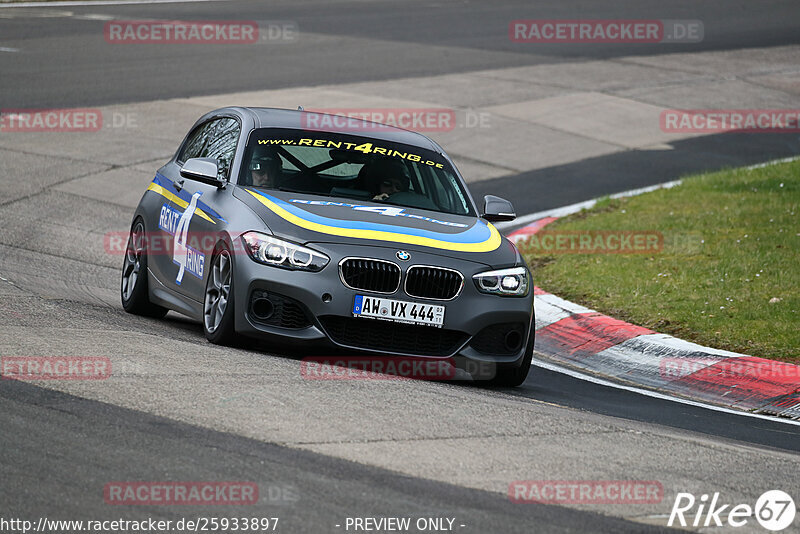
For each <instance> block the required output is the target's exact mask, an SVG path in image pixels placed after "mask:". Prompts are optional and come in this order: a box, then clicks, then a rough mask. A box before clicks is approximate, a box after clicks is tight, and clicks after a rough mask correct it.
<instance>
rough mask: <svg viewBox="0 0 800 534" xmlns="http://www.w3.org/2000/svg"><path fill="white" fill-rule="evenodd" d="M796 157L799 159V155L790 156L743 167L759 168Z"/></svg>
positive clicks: (748, 168)
mask: <svg viewBox="0 0 800 534" xmlns="http://www.w3.org/2000/svg"><path fill="white" fill-rule="evenodd" d="M798 159H800V156H791V157H788V158H783V159H774V160H772V161H767V162H765V163H757V164H755V165H750V166H749V167H745V169H747V170H753V169H761V168H764V167H769V166H770V165H777V164H778V163H789V162H790V161H795V160H798Z"/></svg>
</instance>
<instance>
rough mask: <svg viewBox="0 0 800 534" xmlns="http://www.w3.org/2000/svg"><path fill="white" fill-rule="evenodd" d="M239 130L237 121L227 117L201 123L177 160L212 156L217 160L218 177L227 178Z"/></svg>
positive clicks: (183, 160) (182, 160)
mask: <svg viewBox="0 0 800 534" xmlns="http://www.w3.org/2000/svg"><path fill="white" fill-rule="evenodd" d="M239 132H240V127H239V122H238V121H236V119H231V118H228V117H225V118H221V119H214V120H210V121H208V122H206V123H205V124H201V125H200V126H198V127H197V129H195V131H194V132H192V133H191V135H190V136H189V139H188V140H187V141H186V145H185V146H184V147H183V150H182V151H181V153H180V156H178V160H179V161H181V162H186V160H187V159H191V158H214V159H216V160H218V161H219V176H220V178H223V179H225V180H228V179H229V178H230V169H231V164H232V163H233V156H234V154H236V142H237V141H238V140H239Z"/></svg>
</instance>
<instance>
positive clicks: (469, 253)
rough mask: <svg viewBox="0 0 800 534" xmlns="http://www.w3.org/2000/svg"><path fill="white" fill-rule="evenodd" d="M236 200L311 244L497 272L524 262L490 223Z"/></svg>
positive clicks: (242, 191)
mask: <svg viewBox="0 0 800 534" xmlns="http://www.w3.org/2000/svg"><path fill="white" fill-rule="evenodd" d="M234 195H235V196H236V197H237V198H239V199H240V200H241V201H243V202H244V203H246V204H247V205H248V206H249V207H250V208H251V209H252V210H253V211H254V212H255V213H257V214H258V215H259V216H260V217H261V218H262V219H263V221H264V223H265V224H266V225H267V227H268V228H269V229H270V231H271V232H272V233H273V234H275V235H277V236H280V237H284V238H286V239H289V240H291V241H294V242H297V243H302V244H308V243H342V244H348V245H351V244H361V245H365V246H382V247H385V246H387V245H388V246H394V247H397V248H398V249H403V250H418V251H424V252H427V253H433V254H441V255H445V256H448V257H451V258H452V257H459V258H463V259H465V260H468V261H475V262H479V263H485V264H487V265H492V266H500V265H513V264H516V263H519V262H520V259H519V254H518V253H517V251H516V248H515V247H514V246H513V245H512V244H511V243H510V242H509V241H508V240H506V239H505V238H503V237H502V236H501V235H500V233H499V232H498V231H497V229H496V228H495V227H494V226H493V225H492V224H491V223H489V222H487V221H485V220H483V219H480V218H477V217H468V216H462V215H453V214H446V213H440V212H434V211H429V210H424V209H417V208H404V207H400V206H393V205H390V204H384V203H377V202H371V201H368V200H364V201H359V200H352V199H342V198H334V197H328V196H318V195H310V194H303V193H290V192H286V191H273V190H269V191H263V190H259V189H255V188H249V187H239V188H237V189H236V191H235V192H234Z"/></svg>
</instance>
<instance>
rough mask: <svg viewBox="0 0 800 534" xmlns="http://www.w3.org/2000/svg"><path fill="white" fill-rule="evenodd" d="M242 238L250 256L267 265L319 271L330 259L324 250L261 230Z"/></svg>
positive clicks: (243, 235)
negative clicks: (286, 239) (264, 232)
mask: <svg viewBox="0 0 800 534" xmlns="http://www.w3.org/2000/svg"><path fill="white" fill-rule="evenodd" d="M242 240H243V241H244V248H245V250H247V253H248V254H249V255H250V257H251V258H252V259H253V260H255V261H257V262H259V263H263V264H265V265H273V266H275V267H283V268H284V269H300V270H303V271H314V272H317V271H321V270H322V268H323V267H325V266H326V265H328V262H329V261H330V258H328V256H326V255H325V254H323V253H322V252H317V251H316V250H311V249H310V248H307V247H303V246H301V245H296V244H294V243H290V242H289V241H284V240H283V239H278V238H277V237H273V236H271V235H266V234H262V233H259V232H247V233H245V234H242Z"/></svg>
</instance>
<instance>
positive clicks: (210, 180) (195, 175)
mask: <svg viewBox="0 0 800 534" xmlns="http://www.w3.org/2000/svg"><path fill="white" fill-rule="evenodd" d="M181 176H183V177H184V178H188V179H189V180H196V181H198V182H202V183H204V184H208V185H213V186H215V187H217V188H219V189H222V188H223V187H225V181H224V180H221V179H220V178H219V167H218V165H217V160H215V159H214V158H191V159H187V160H186V163H184V164H183V167H181Z"/></svg>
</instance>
